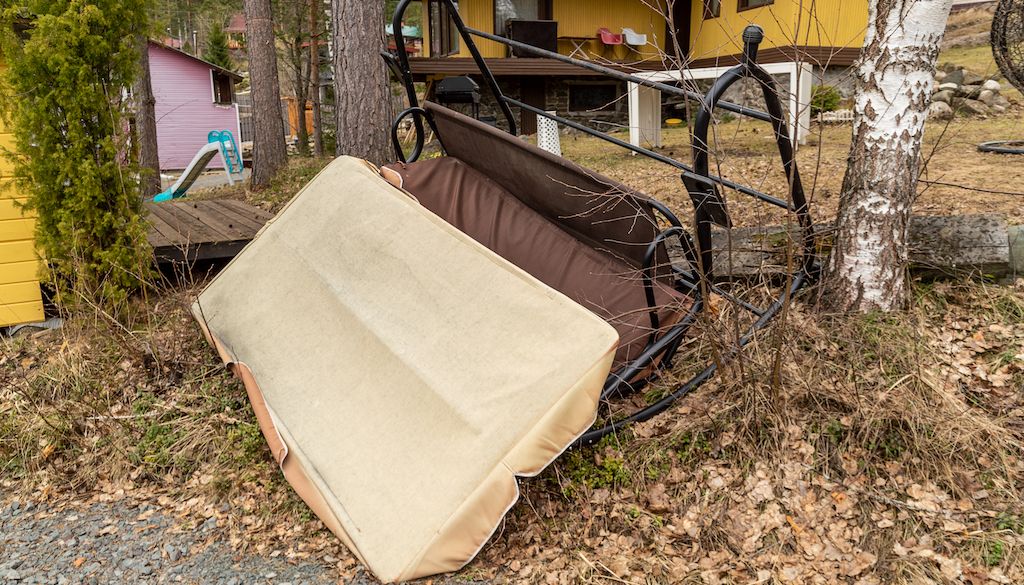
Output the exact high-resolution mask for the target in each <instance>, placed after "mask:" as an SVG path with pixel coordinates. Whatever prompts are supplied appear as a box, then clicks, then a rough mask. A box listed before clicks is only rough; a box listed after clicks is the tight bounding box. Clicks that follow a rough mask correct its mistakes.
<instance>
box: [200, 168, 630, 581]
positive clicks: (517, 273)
mask: <svg viewBox="0 0 1024 585" xmlns="http://www.w3.org/2000/svg"><path fill="white" fill-rule="evenodd" d="M193 310H194V313H195V315H196V317H197V319H198V320H199V321H200V323H201V324H202V326H203V328H204V331H206V333H207V335H208V336H209V338H210V340H211V342H213V343H214V344H215V345H216V346H217V348H218V350H219V351H220V352H221V355H222V356H223V359H224V360H225V361H226V362H228V363H230V364H232V365H233V367H234V370H235V372H236V373H238V374H239V375H240V377H241V378H242V379H243V381H244V382H245V385H246V389H247V391H248V393H249V395H250V398H251V400H252V402H253V405H254V409H255V411H256V413H257V416H258V418H259V420H260V425H261V428H262V429H263V432H264V434H265V435H266V437H267V440H268V442H269V443H270V445H271V446H272V448H273V450H274V453H275V458H276V459H277V460H278V462H279V464H281V466H282V468H283V470H284V472H285V474H286V477H287V478H288V480H289V481H290V482H291V483H292V484H293V485H294V486H295V487H296V490H297V491H298V492H299V493H300V495H301V496H302V497H303V499H305V500H306V502H307V503H309V505H310V507H311V508H312V509H313V510H314V512H316V513H317V514H318V515H319V516H320V517H321V518H322V519H323V520H324V522H325V524H326V525H327V526H328V528H330V529H331V530H333V531H334V532H335V533H336V534H337V535H338V536H339V538H341V539H342V541H343V542H345V544H346V545H347V546H349V548H351V549H352V551H353V553H355V554H356V555H357V556H358V557H359V558H360V559H361V560H362V561H363V562H364V563H365V564H366V565H367V566H368V567H369V569H370V570H371V571H373V573H374V574H375V575H377V577H379V578H380V579H381V580H383V581H387V582H390V581H401V580H407V579H413V578H417V577H422V576H426V575H429V574H434V573H439V572H445V571H452V570H456V569H458V568H460V567H461V566H463V565H464V564H465V563H466V562H468V561H469V560H470V559H472V557H473V556H474V555H475V554H476V553H477V552H478V551H479V549H480V547H481V546H483V544H484V543H485V542H486V541H487V539H488V538H489V537H490V535H491V534H492V533H493V532H494V530H495V528H496V527H497V525H498V523H499V522H500V520H501V518H502V516H503V515H504V514H505V512H506V511H507V510H508V508H509V507H510V506H511V505H512V504H513V503H514V502H515V500H516V498H517V497H518V487H517V483H516V479H515V477H516V476H517V475H519V476H524V475H533V474H536V473H538V472H540V471H541V470H542V469H543V468H544V467H545V466H547V465H548V464H549V463H550V462H551V461H552V459H554V458H555V457H556V456H557V455H558V454H559V453H561V452H562V451H563V450H564V449H565V448H566V447H567V446H568V445H569V444H570V443H571V442H572V441H573V440H574V439H575V438H576V437H577V436H579V435H580V434H582V433H583V432H584V431H585V430H586V429H587V428H589V426H590V425H592V424H593V422H594V418H595V414H596V407H597V400H598V397H599V395H600V390H601V387H602V385H603V383H604V382H605V379H606V378H607V376H608V372H609V369H610V367H611V363H612V359H613V355H614V352H615V348H616V346H617V344H618V337H617V335H616V333H615V331H614V329H613V328H612V327H611V326H609V325H608V324H607V323H605V322H604V321H602V320H601V319H600V318H599V317H597V316H596V315H594V314H593V313H591V312H590V311H588V310H586V309H585V308H583V307H581V306H580V305H578V304H576V303H574V302H572V301H571V300H569V299H568V298H566V297H565V296H563V295H562V294H561V293H558V292H557V291H555V290H553V289H551V288H549V287H548V286H547V285H545V284H543V283H541V282H540V281H538V280H537V279H535V278H533V277H532V276H530V275H528V274H527V273H525V272H523V271H522V270H520V269H519V268H517V267H515V266H514V265H512V264H511V263H509V262H508V261H506V260H504V259H502V258H501V257H499V256H497V255H496V254H494V253H493V252H491V251H490V250H488V249H486V248H485V247H484V246H482V245H480V244H479V243H477V242H475V241H473V240H472V239H471V238H470V237H468V236H466V235H464V234H463V233H461V232H459V231H458V230H457V229H455V228H454V227H452V226H450V225H449V224H447V223H446V222H444V221H443V220H441V219H440V218H438V217H437V216H435V215H434V214H432V213H430V212H429V211H428V210H426V209H425V208H423V207H422V206H421V205H420V204H419V203H417V202H416V201H415V199H413V198H412V197H410V196H409V195H408V194H406V193H403V192H402V191H399V190H398V189H396V188H394V187H393V186H391V185H390V184H388V183H387V182H385V181H384V180H383V179H382V178H381V177H380V175H379V174H377V172H376V171H375V170H374V169H372V168H370V167H369V166H368V165H366V164H365V163H363V162H362V161H359V160H355V159H351V158H341V159H338V160H336V161H335V162H333V163H332V164H331V165H330V166H328V167H327V169H325V170H324V171H323V172H322V173H321V174H320V175H319V176H318V177H317V178H316V179H314V180H313V181H312V182H311V183H310V184H309V185H308V186H307V187H306V188H305V189H304V190H303V191H302V192H301V193H300V194H299V195H298V196H297V197H296V198H295V199H294V200H293V201H292V202H291V203H290V204H289V206H288V207H287V208H286V209H285V210H284V211H283V212H282V213H281V214H280V215H279V216H278V217H277V218H276V219H275V220H274V221H273V222H271V223H270V224H269V225H268V226H267V227H266V228H264V230H263V231H262V232H261V233H260V234H259V235H258V236H257V238H256V239H255V240H254V241H253V242H252V243H251V244H250V245H249V246H248V247H247V248H246V249H245V250H244V251H243V252H242V253H241V254H240V255H239V256H238V257H237V258H236V259H235V260H234V261H233V262H232V263H231V264H230V265H229V266H228V267H227V268H226V269H225V270H224V271H223V272H222V273H221V274H220V275H219V276H218V277H217V278H216V279H215V280H214V281H213V282H212V283H211V284H210V286H209V287H208V288H207V289H206V290H205V291H204V292H203V293H202V294H201V295H200V297H199V300H198V301H197V302H196V304H195V306H194V308H193Z"/></svg>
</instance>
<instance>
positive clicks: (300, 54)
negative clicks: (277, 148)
mask: <svg viewBox="0 0 1024 585" xmlns="http://www.w3.org/2000/svg"><path fill="white" fill-rule="evenodd" d="M298 9H299V8H298V7H296V10H298ZM303 16H304V15H303ZM303 20H305V19H304V18H296V22H298V23H301V22H302V21H303ZM299 38H300V39H301V38H305V35H301V34H300V35H299ZM296 44H297V47H296V48H295V53H296V54H295V103H296V105H297V106H298V124H299V125H298V127H297V128H296V129H295V137H296V141H297V142H298V144H297V145H296V148H297V149H298V151H299V155H300V156H309V128H308V127H307V126H306V103H307V102H309V77H310V76H309V74H308V73H309V63H308V61H309V56H308V55H307V54H306V51H304V50H303V49H302V43H301V42H298V43H296ZM309 50H310V51H311V50H312V46H310V47H309Z"/></svg>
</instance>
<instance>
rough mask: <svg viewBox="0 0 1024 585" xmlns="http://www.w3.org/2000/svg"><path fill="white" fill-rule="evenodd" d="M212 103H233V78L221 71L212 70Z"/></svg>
mask: <svg viewBox="0 0 1024 585" xmlns="http://www.w3.org/2000/svg"><path fill="white" fill-rule="evenodd" d="M213 103H215V104H220V105H224V106H227V105H231V104H233V103H235V80H233V79H231V76H230V75H227V74H226V73H223V72H221V71H213Z"/></svg>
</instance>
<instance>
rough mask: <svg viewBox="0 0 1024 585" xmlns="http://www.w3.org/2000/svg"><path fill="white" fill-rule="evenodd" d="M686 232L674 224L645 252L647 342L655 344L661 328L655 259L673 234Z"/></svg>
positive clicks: (680, 235)
mask: <svg viewBox="0 0 1024 585" xmlns="http://www.w3.org/2000/svg"><path fill="white" fill-rule="evenodd" d="M685 233H686V230H684V229H683V228H682V227H681V226H672V227H670V228H668V229H667V230H665V231H663V232H661V233H660V234H658V237H656V238H654V241H653V242H651V243H650V245H649V246H647V253H646V254H644V269H643V279H644V295H645V296H646V298H647V310H648V315H649V316H650V319H651V333H650V335H649V336H648V337H647V344H648V345H653V344H654V342H655V340H656V339H657V338H658V331H659V330H660V329H661V318H660V317H658V301H657V299H655V298H654V259H655V258H656V257H657V256H658V246H660V245H661V244H663V243H664V242H665V240H667V239H668V238H671V237H672V236H679V237H680V238H682V237H683V235H684V234H685Z"/></svg>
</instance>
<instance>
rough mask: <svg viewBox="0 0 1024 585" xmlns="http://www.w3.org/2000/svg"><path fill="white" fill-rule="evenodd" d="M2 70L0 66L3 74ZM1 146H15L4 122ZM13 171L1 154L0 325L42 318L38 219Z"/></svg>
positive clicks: (0, 137) (0, 125)
mask: <svg viewBox="0 0 1024 585" xmlns="http://www.w3.org/2000/svg"><path fill="white" fill-rule="evenodd" d="M3 71H4V69H3V67H2V66H0V75H2V74H3ZM0 146H2V147H3V148H5V149H8V148H13V146H14V140H13V137H12V136H11V133H10V131H9V130H8V129H7V128H5V127H4V126H3V123H2V122H0ZM12 170H13V169H12V166H11V163H10V162H9V161H8V160H7V159H6V158H5V157H0V327H2V326H5V325H16V324H18V323H30V322H35V321H42V320H43V301H42V295H41V294H40V291H39V280H38V279H39V276H38V274H39V257H38V256H37V254H36V249H35V243H34V236H33V232H34V230H35V220H34V219H32V216H31V215H23V213H22V210H21V209H20V208H19V207H18V205H17V203H24V202H25V198H24V197H23V196H22V195H21V194H20V193H18V192H17V191H16V190H15V189H14V188H13V187H12V185H11V174H12Z"/></svg>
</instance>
